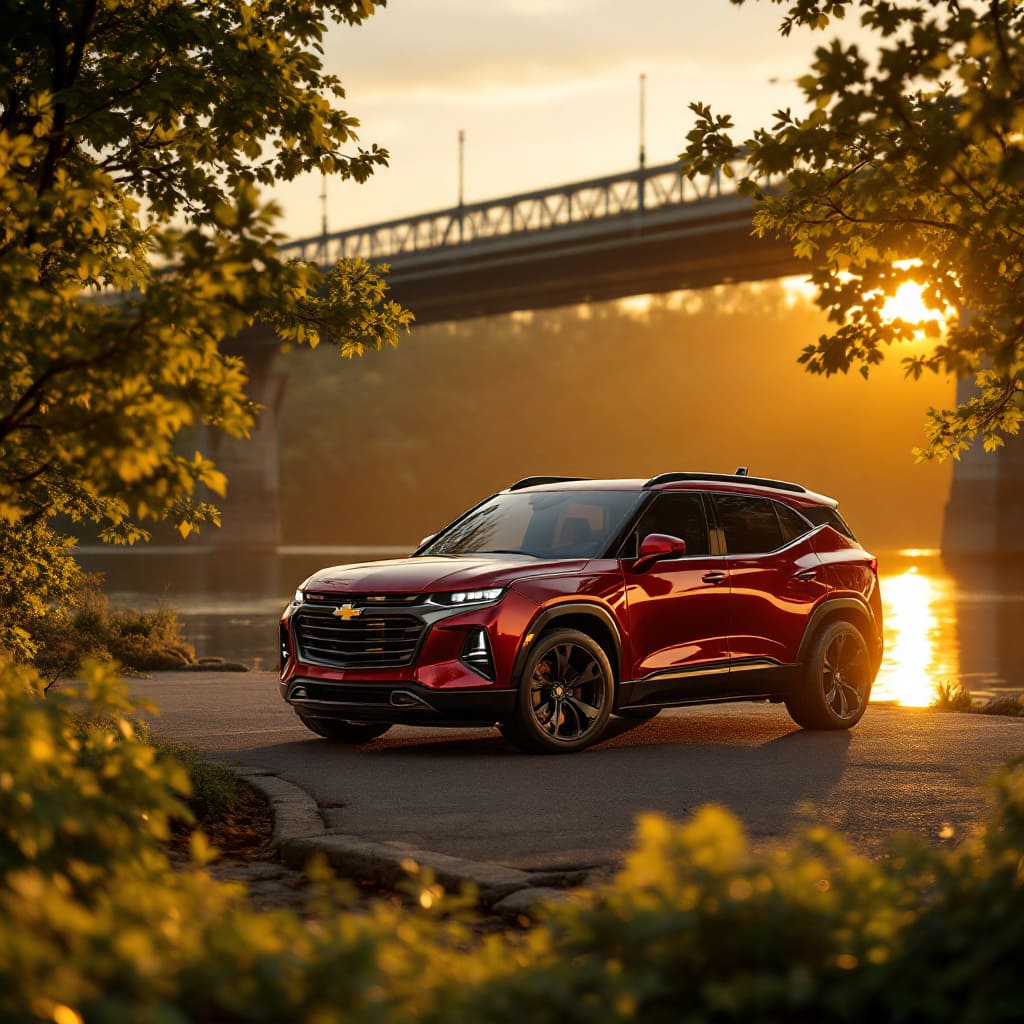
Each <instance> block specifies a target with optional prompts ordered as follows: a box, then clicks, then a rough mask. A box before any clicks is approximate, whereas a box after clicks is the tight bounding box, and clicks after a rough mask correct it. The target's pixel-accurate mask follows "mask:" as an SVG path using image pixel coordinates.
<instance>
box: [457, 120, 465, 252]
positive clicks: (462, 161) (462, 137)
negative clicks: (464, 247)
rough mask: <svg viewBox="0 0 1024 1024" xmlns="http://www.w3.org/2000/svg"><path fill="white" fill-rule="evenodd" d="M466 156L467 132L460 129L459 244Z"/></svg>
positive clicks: (460, 239) (460, 240)
mask: <svg viewBox="0 0 1024 1024" xmlns="http://www.w3.org/2000/svg"><path fill="white" fill-rule="evenodd" d="M465 155H466V131H465V129H464V128H460V129H459V242H460V243H461V242H462V206H463V196H462V189H463V185H464V183H465V177H464V171H465Z"/></svg>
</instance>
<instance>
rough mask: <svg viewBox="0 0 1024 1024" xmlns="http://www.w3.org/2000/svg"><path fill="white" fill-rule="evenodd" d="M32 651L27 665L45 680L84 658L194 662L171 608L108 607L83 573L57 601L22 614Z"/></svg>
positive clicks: (151, 666) (170, 664)
mask: <svg viewBox="0 0 1024 1024" xmlns="http://www.w3.org/2000/svg"><path fill="white" fill-rule="evenodd" d="M22 625H23V626H24V628H25V632H26V634H27V635H28V636H29V637H30V638H31V642H32V646H33V647H34V649H35V656H34V657H33V658H32V663H33V664H34V665H35V666H36V668H38V669H39V671H40V672H41V673H42V674H43V675H44V676H47V677H48V678H50V679H56V678H59V677H60V676H63V675H66V674H68V673H71V672H73V671H74V670H75V669H77V668H78V666H79V664H81V662H82V660H83V659H84V658H87V657H90V656H91V657H97V658H115V659H116V660H117V661H118V662H120V664H122V665H123V666H125V668H128V669H133V670H140V671H147V670H160V669H174V668H182V667H183V666H185V665H189V664H191V663H192V662H194V661H195V658H196V652H195V648H194V647H193V646H192V645H191V644H190V643H188V641H187V640H186V639H185V633H184V625H183V624H182V622H181V619H180V618H178V613H177V612H176V611H175V610H174V609H173V608H168V607H160V608H156V609H154V610H152V611H145V612H143V611H138V610H135V609H131V610H126V611H116V612H114V611H111V610H110V602H109V601H108V600H107V596H106V595H105V594H104V593H103V591H102V590H101V589H100V586H99V578H98V577H95V576H85V577H83V578H82V580H81V583H80V585H79V586H78V587H77V588H76V589H75V590H74V591H73V592H72V593H70V594H69V595H68V597H67V599H66V600H65V602H64V603H62V604H61V605H59V606H57V607H54V608H48V609H46V612H45V614H41V613H37V614H34V615H25V616H24V618H23V619H22Z"/></svg>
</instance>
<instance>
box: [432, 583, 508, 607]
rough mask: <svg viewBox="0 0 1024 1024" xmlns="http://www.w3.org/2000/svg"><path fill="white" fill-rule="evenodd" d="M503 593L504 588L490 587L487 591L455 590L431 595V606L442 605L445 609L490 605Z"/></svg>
mask: <svg viewBox="0 0 1024 1024" xmlns="http://www.w3.org/2000/svg"><path fill="white" fill-rule="evenodd" d="M504 593H505V588H504V587H490V588H489V589H487V590H456V591H455V592H454V593H451V594H432V595H431V598H430V601H431V603H432V604H443V605H445V606H446V607H453V606H457V605H463V604H492V603H493V602H495V601H498V600H500V599H501V597H502V596H503V595H504Z"/></svg>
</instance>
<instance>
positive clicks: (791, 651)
mask: <svg viewBox="0 0 1024 1024" xmlns="http://www.w3.org/2000/svg"><path fill="white" fill-rule="evenodd" d="M712 501H713V503H714V511H715V518H716V521H717V527H718V529H719V531H720V535H721V537H722V539H723V543H724V548H725V551H726V556H727V563H728V571H729V585H730V587H731V605H730V609H729V611H730V616H731V624H732V635H731V637H730V640H729V644H730V648H731V654H732V669H733V676H734V678H733V684H734V686H736V685H741V683H740V679H739V678H738V677H739V675H740V673H742V672H744V671H746V670H757V669H763V668H765V667H766V665H767V664H769V663H770V664H778V665H791V664H793V663H794V662H795V661H796V658H797V651H798V650H799V647H800V640H801V639H802V637H803V633H804V628H805V626H806V625H807V621H808V618H809V617H810V614H811V611H812V610H813V609H814V607H815V605H816V604H817V603H818V602H819V601H820V600H821V599H822V598H823V597H824V596H825V594H827V592H828V589H829V588H828V586H827V583H826V581H825V579H824V575H825V574H824V572H823V567H822V564H821V560H820V559H819V558H818V556H817V554H815V552H814V548H813V547H812V545H811V542H810V539H809V537H810V533H811V530H812V526H811V524H810V523H808V522H807V521H806V520H805V519H804V518H803V517H802V516H800V515H799V514H798V513H796V512H795V511H794V510H793V509H791V508H790V507H789V506H788V505H785V504H783V503H782V502H779V501H775V500H774V499H771V498H766V497H760V496H758V495H749V494H715V495H713V496H712Z"/></svg>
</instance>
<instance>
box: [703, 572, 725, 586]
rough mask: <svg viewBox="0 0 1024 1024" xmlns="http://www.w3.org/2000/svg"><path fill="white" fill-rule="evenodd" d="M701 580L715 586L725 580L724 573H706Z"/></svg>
mask: <svg viewBox="0 0 1024 1024" xmlns="http://www.w3.org/2000/svg"><path fill="white" fill-rule="evenodd" d="M701 579H702V580H703V581H704V582H705V583H716V584H717V583H721V582H722V581H723V580H724V579H725V573H724V572H706V573H704V575H703V576H701Z"/></svg>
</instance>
